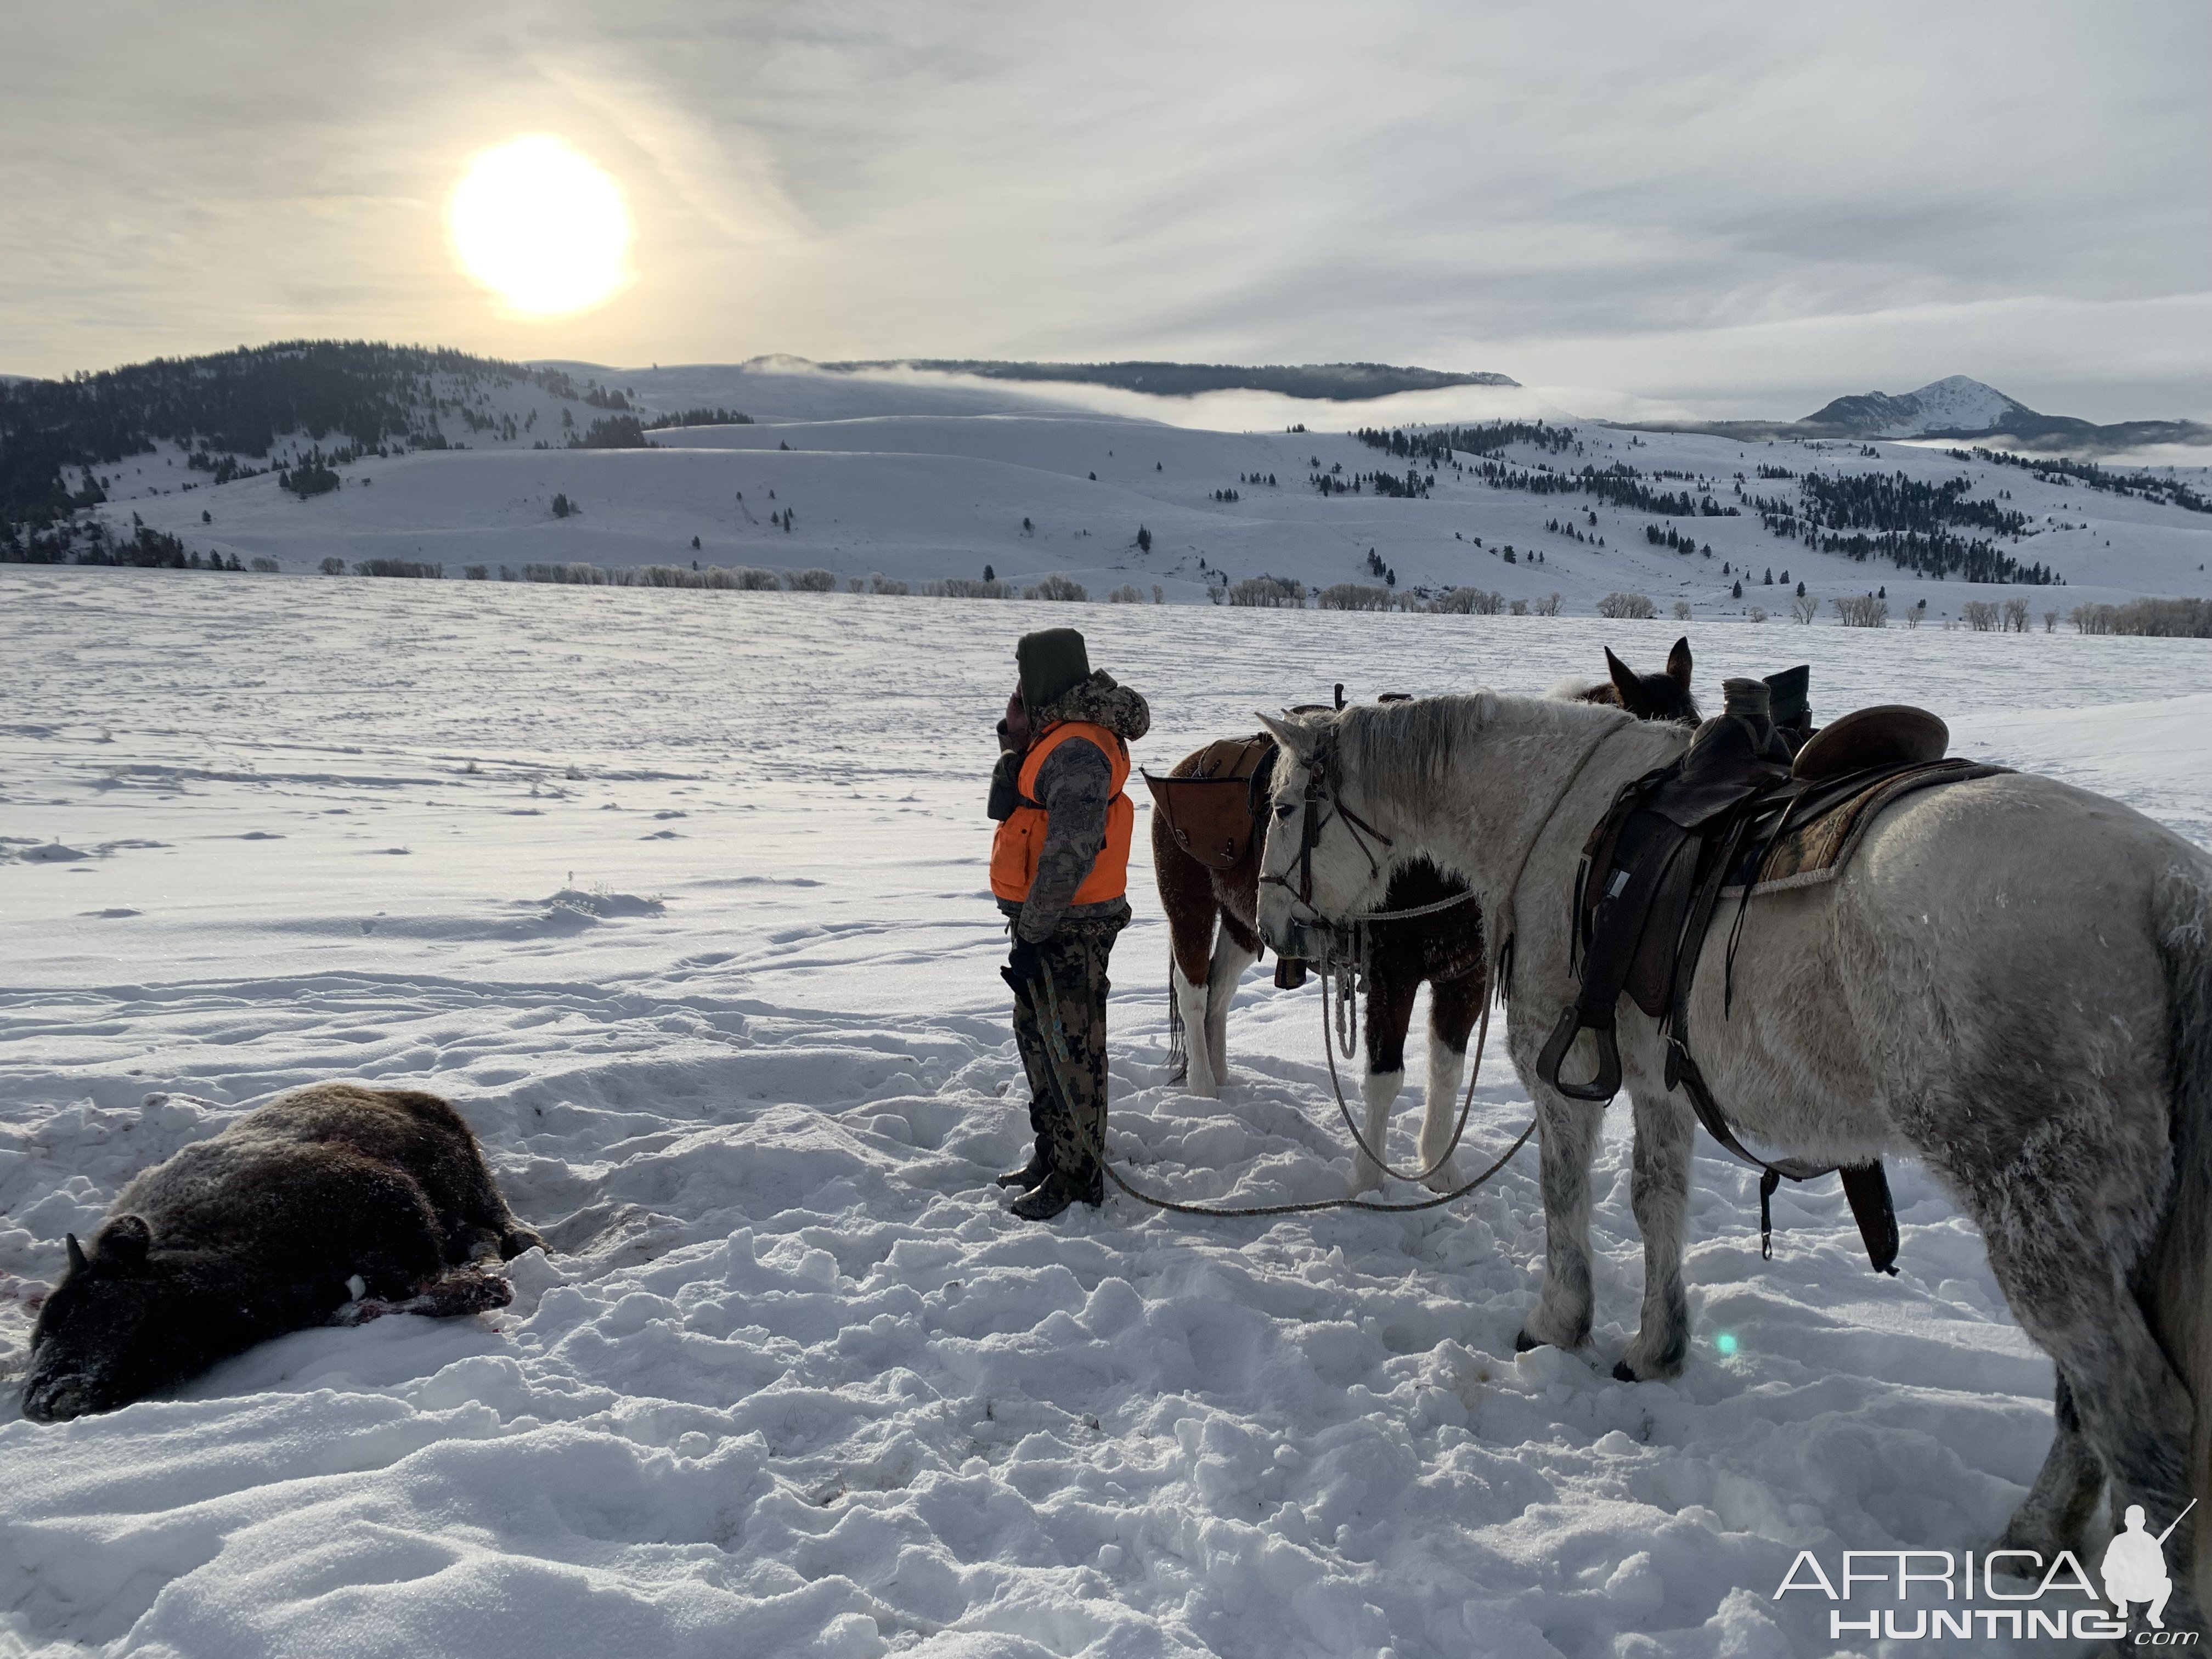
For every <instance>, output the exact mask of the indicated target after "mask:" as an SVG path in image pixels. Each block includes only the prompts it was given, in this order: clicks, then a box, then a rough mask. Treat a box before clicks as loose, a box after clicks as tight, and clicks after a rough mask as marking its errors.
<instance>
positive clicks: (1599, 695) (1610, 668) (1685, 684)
mask: <svg viewBox="0 0 2212 1659" xmlns="http://www.w3.org/2000/svg"><path fill="white" fill-rule="evenodd" d="M1605 666H1606V671H1607V673H1608V674H1610V675H1611V676H1612V677H1613V678H1612V683H1611V684H1607V685H1601V686H1597V687H1595V688H1594V689H1593V690H1589V691H1587V692H1585V693H1584V694H1583V696H1584V698H1585V700H1586V701H1588V702H1610V703H1617V704H1619V705H1620V707H1621V708H1626V710H1627V711H1628V712H1629V713H1630V714H1633V715H1635V716H1636V718H1637V719H1638V720H1673V721H1675V722H1676V723H1677V724H1679V725H1682V726H1695V725H1696V724H1697V723H1698V718H1699V717H1698V703H1697V699H1696V698H1694V697H1692V696H1691V695H1690V641H1689V637H1688V635H1684V636H1683V637H1682V638H1680V639H1679V640H1677V641H1674V649H1673V650H1672V651H1669V652H1668V653H1667V666H1666V667H1665V668H1664V669H1663V670H1662V671H1660V672H1658V673H1656V674H1639V673H1638V672H1637V671H1635V670H1634V669H1632V668H1631V667H1630V666H1629V665H1627V664H1626V663H1625V662H1623V661H1621V659H1620V658H1618V657H1616V656H1614V655H1613V651H1612V649H1611V647H1607V651H1606V653H1605Z"/></svg>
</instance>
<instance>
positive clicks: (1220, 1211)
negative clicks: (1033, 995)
mask: <svg viewBox="0 0 2212 1659" xmlns="http://www.w3.org/2000/svg"><path fill="white" fill-rule="evenodd" d="M1038 973H1039V975H1040V977H1039V979H1038V981H1037V983H1038V986H1039V987H1040V988H1041V989H1042V991H1043V993H1044V1001H1045V1008H1044V1012H1045V1016H1046V1017H1045V1018H1042V1019H1041V1020H1039V1021H1038V1022H1037V1023H1038V1024H1039V1025H1040V1026H1041V1027H1042V1036H1043V1038H1044V1047H1045V1059H1046V1061H1047V1068H1048V1070H1049V1071H1050V1072H1051V1073H1052V1081H1053V1085H1054V1088H1055V1089H1056V1090H1057V1091H1059V1094H1060V1109H1062V1110H1063V1111H1065V1112H1066V1113H1067V1115H1068V1116H1069V1118H1070V1120H1071V1121H1073V1123H1074V1125H1075V1132H1076V1134H1077V1135H1078V1136H1079V1138H1080V1139H1081V1140H1082V1142H1083V1148H1084V1150H1085V1152H1089V1153H1090V1154H1091V1157H1092V1158H1095V1159H1097V1163H1098V1167H1099V1168H1100V1169H1101V1170H1104V1171H1105V1173H1106V1175H1107V1176H1108V1177H1109V1179H1111V1180H1112V1182H1114V1184H1115V1186H1116V1187H1119V1188H1121V1190H1122V1191H1123V1192H1125V1193H1127V1194H1128V1195H1129V1196H1130V1197H1132V1198H1133V1199H1135V1200H1137V1201H1138V1202H1139V1203H1140V1204H1146V1205H1150V1206H1152V1208H1153V1209H1156V1210H1167V1211H1171V1212H1174V1213H1175V1214H1176V1215H1202V1216H1214V1217H1220V1218H1231V1219H1236V1218H1254V1217H1263V1216H1276V1215H1310V1214H1312V1213H1314V1212H1316V1211H1320V1210H1370V1211H1376V1212H1380V1213H1383V1214H1386V1215H1389V1214H1401V1213H1407V1212H1413V1211H1416V1210H1433V1209H1436V1208H1437V1207H1439V1206H1443V1205H1445V1204H1449V1203H1450V1202H1452V1200H1455V1199H1460V1198H1464V1197H1466V1196H1467V1195H1468V1194H1469V1193H1471V1192H1473V1191H1474V1190H1475V1189H1476V1188H1478V1187H1481V1186H1485V1185H1486V1184H1487V1183H1488V1182H1490V1181H1491V1180H1492V1179H1493V1178H1494V1177H1495V1176H1497V1174H1498V1171H1499V1170H1503V1169H1504V1167H1505V1166H1506V1165H1507V1164H1509V1163H1510V1162H1511V1161H1512V1159H1513V1155H1514V1154H1515V1153H1516V1152H1519V1151H1520V1150H1521V1149H1522V1147H1523V1146H1527V1145H1528V1137H1529V1136H1531V1135H1533V1134H1534V1133H1536V1121H1535V1119H1534V1118H1531V1119H1529V1120H1528V1127H1527V1128H1525V1129H1523V1130H1522V1132H1521V1134H1520V1138H1519V1139H1516V1140H1515V1141H1514V1143H1513V1144H1512V1145H1511V1146H1508V1147H1507V1148H1506V1149H1505V1150H1504V1152H1501V1153H1500V1154H1498V1159H1497V1161H1496V1162H1495V1163H1493V1164H1491V1166H1490V1167H1489V1168H1488V1169H1486V1170H1484V1171H1483V1172H1482V1173H1481V1174H1480V1175H1479V1176H1475V1178H1474V1180H1472V1181H1470V1182H1467V1183H1465V1184H1464V1185H1463V1186H1460V1187H1455V1188H1453V1189H1452V1190H1451V1191H1450V1192H1448V1193H1443V1194H1438V1195H1437V1197H1435V1198H1426V1199H1422V1200H1419V1201H1417V1202H1415V1203H1412V1204H1383V1203H1378V1202H1376V1200H1373V1199H1364V1198H1318V1199H1312V1200H1308V1201H1306V1202H1304V1203H1302V1204H1242V1205H1228V1204H1185V1203H1182V1201H1180V1200H1176V1199H1172V1198H1163V1197H1161V1196H1160V1195H1159V1194H1156V1193H1148V1192H1146V1191H1145V1190H1144V1189H1143V1188H1140V1187H1137V1186H1134V1185H1133V1184H1132V1183H1131V1182H1129V1181H1128V1180H1127V1177H1125V1176H1123V1175H1122V1173H1121V1170H1118V1169H1116V1168H1115V1166H1114V1162H1113V1160H1112V1159H1111V1158H1109V1157H1108V1156H1107V1152H1106V1148H1105V1146H1104V1145H1103V1138H1102V1137H1101V1136H1100V1135H1098V1134H1096V1133H1093V1132H1092V1130H1091V1126H1090V1125H1089V1124H1088V1123H1086V1122H1085V1121H1083V1118H1082V1116H1081V1115H1080V1114H1079V1113H1078V1112H1077V1111H1076V1109H1075V1098H1074V1094H1073V1091H1071V1090H1070V1089H1069V1088H1068V1086H1067V1073H1068V1072H1069V1071H1071V1070H1072V1069H1073V1066H1074V1064H1075V1061H1074V1057H1073V1055H1071V1054H1069V1053H1068V1052H1067V1036H1066V1032H1065V1031H1064V1030H1061V1028H1060V994H1059V991H1058V989H1057V987H1054V983H1053V978H1052V969H1049V968H1048V967H1046V966H1044V965H1043V964H1042V963H1039V964H1038ZM1489 1031H1490V1009H1489V1006H1488V1004H1487V1002H1486V1003H1485V1005H1484V1007H1483V1011H1482V1035H1483V1036H1484V1037H1487V1036H1488V1035H1489ZM1481 1058H1482V1054H1481V1042H1480V1040H1478V1042H1477V1043H1476V1047H1475V1054H1474V1068H1473V1069H1471V1070H1470V1071H1469V1072H1468V1092H1467V1103H1466V1104H1465V1105H1463V1106H1462V1108H1461V1109H1460V1118H1459V1126H1458V1127H1457V1128H1456V1129H1455V1130H1454V1131H1453V1133H1452V1145H1453V1146H1458V1145H1459V1138H1460V1132H1461V1131H1462V1130H1464V1129H1465V1128H1466V1127H1467V1118H1468V1110H1469V1109H1471V1108H1472V1106H1473V1104H1474V1073H1475V1071H1477V1070H1480V1065H1481ZM1329 1076H1330V1078H1331V1079H1332V1080H1334V1078H1335V1076H1336V1062H1335V1060H1334V1057H1332V1058H1331V1060H1330V1061H1329ZM1337 1104H1338V1107H1339V1108H1340V1109H1343V1107H1344V1092H1343V1090H1342V1089H1341V1088H1340V1089H1339V1090H1338V1091H1337ZM1345 1124H1346V1127H1348V1128H1349V1127H1351V1126H1352V1119H1351V1115H1350V1113H1349V1111H1348V1110H1347V1111H1346V1115H1345ZM1352 1139H1355V1140H1358V1139H1359V1132H1358V1130H1357V1129H1353V1130H1352ZM1363 1150H1364V1144H1363ZM1445 1156H1446V1157H1449V1156H1450V1153H1449V1152H1446V1154H1445Z"/></svg>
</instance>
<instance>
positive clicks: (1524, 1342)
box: [1513, 1331, 1548, 1353]
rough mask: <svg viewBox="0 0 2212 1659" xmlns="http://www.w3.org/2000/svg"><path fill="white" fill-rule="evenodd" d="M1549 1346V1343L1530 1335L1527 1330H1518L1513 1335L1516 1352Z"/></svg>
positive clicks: (1514, 1350) (1525, 1351)
mask: <svg viewBox="0 0 2212 1659" xmlns="http://www.w3.org/2000/svg"><path fill="white" fill-rule="evenodd" d="M1545 1346H1548V1345H1547V1344H1546V1343H1544V1342H1542V1341H1540V1340H1538V1339H1536V1338H1535V1337H1533V1336H1531V1335H1529V1334H1528V1332H1526V1331H1519V1332H1516V1333H1515V1334H1514V1337H1513V1352H1516V1353H1527V1352H1528V1350H1529V1349H1531V1348H1541V1347H1545Z"/></svg>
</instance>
